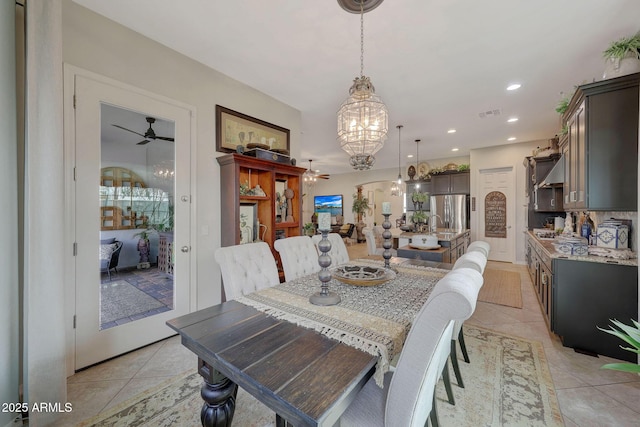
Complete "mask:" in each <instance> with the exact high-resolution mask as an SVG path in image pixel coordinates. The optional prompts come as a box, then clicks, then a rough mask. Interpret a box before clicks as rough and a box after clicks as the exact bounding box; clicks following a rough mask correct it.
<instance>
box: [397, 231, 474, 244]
mask: <svg viewBox="0 0 640 427" xmlns="http://www.w3.org/2000/svg"><path fill="white" fill-rule="evenodd" d="M468 231H469V230H468V229H467V230H462V231H447V229H446V228H437V229H436V235H437V236H438V241H439V242H443V241H444V242H450V241H452V240H455V239H457V238H458V237H460V236H462V235H463V234H464V233H466V232H468ZM417 234H432V233H415V232H413V231H404V232H403V233H402V234H400V235H399V236H398V237H405V238H407V239H410V238H411V237H413V236H415V235H417Z"/></svg>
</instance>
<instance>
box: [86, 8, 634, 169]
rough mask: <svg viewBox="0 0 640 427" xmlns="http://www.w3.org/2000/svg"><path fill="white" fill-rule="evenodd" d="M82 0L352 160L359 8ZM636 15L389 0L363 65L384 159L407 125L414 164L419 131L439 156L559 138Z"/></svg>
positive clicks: (340, 164) (371, 21)
mask: <svg viewBox="0 0 640 427" xmlns="http://www.w3.org/2000/svg"><path fill="white" fill-rule="evenodd" d="M75 1H76V2H77V3H79V4H81V5H83V6H85V7H87V8H89V9H91V10H93V11H95V12H97V13H100V14H102V15H104V16H106V17H108V18H110V19H112V20H114V21H116V22H119V23H120V24H122V25H124V26H126V27H129V28H131V29H133V30H135V31H137V32H139V33H141V34H143V35H145V36H147V37H149V38H151V39H153V40H156V41H158V42H159V43H162V44H164V45H166V46H168V47H170V48H172V49H174V50H176V51H178V52H181V53H183V54H184V55H186V56H189V57H191V58H193V59H195V60H197V61H199V62H202V63H204V64H206V65H208V66H210V67H211V68H214V69H216V70H218V71H220V72H223V73H225V74H227V75H229V76H231V77H233V78H235V79H237V80H239V81H241V82H243V83H245V84H247V85H249V86H252V87H254V88H256V89H258V90H260V91H262V92H264V93H266V94H268V95H271V96H273V97H274V98H276V99H278V100H280V101H283V102H285V103H287V104H289V105H291V106H293V107H295V108H297V109H299V110H300V111H301V112H302V131H303V135H302V137H301V140H302V146H301V154H302V156H301V157H302V158H301V159H298V161H299V164H301V165H303V166H304V165H307V164H308V163H307V162H306V160H307V159H309V158H311V159H313V160H314V162H313V165H314V168H318V169H320V170H321V171H322V172H323V173H342V172H349V171H351V169H350V167H349V166H348V156H347V155H346V154H345V153H344V152H343V151H341V150H340V149H339V145H338V143H337V142H336V118H335V114H336V111H337V110H338V108H339V106H340V104H341V103H342V101H344V99H346V97H347V96H348V90H349V87H350V86H351V83H352V80H353V79H354V77H356V76H358V75H359V73H360V17H359V15H357V14H350V13H347V12H345V11H344V10H343V9H342V8H341V7H340V6H339V5H338V3H337V1H336V0H324V1H310V0H307V1H292V0H268V1H266V0H242V1H233V0H226V1H222V0H181V1H175V0H135V1H131V0H110V1H104V0H75ZM639 18H640V1H638V0H563V1H557V0H537V1H527V0H493V1H474V0H466V1H463V0H458V1H453V0H448V1H445V0H386V1H384V2H383V3H382V4H381V5H380V6H379V7H378V8H376V9H375V10H373V11H371V12H369V13H367V14H365V16H364V34H365V54H364V74H365V75H366V76H369V77H370V78H371V80H372V82H373V83H374V85H375V87H376V93H377V94H378V95H380V96H381V97H382V99H383V100H384V102H385V103H386V104H387V107H388V110H389V119H390V123H389V137H388V140H387V143H386V144H385V146H384V148H383V149H382V150H381V151H380V152H378V154H377V155H376V159H377V161H376V164H375V166H374V168H376V169H382V168H390V167H397V165H398V131H397V129H396V125H398V124H402V125H404V128H403V130H402V144H401V149H402V162H403V163H404V162H405V161H406V155H407V154H409V153H415V151H416V150H415V149H416V144H415V142H414V140H415V139H418V138H419V139H421V140H422V143H421V144H420V158H421V159H423V158H424V159H438V158H446V157H456V156H464V155H468V154H469V150H470V149H473V148H479V147H487V146H494V145H502V144H507V143H508V142H507V138H508V137H511V136H514V137H516V138H517V139H516V140H515V141H514V142H516V143H517V142H524V141H533V140H540V139H548V138H551V137H553V136H554V134H556V133H558V131H559V116H558V115H557V113H556V112H555V111H554V108H555V106H556V104H557V103H558V101H559V100H560V99H561V92H564V93H565V94H566V93H570V92H572V91H573V88H574V86H575V85H579V84H582V83H587V82H592V81H594V80H599V79H600V78H601V76H602V72H603V70H604V60H603V59H602V51H603V50H604V49H606V48H607V46H608V45H609V43H610V42H611V41H613V40H617V39H619V38H621V37H625V36H630V35H632V34H634V33H636V32H637V31H638V30H639V29H640V19H639ZM513 82H519V83H521V84H522V88H521V89H519V90H518V91H515V92H507V91H506V90H505V88H506V87H507V85H509V84H510V83H513ZM496 109H499V110H500V111H501V113H500V114H499V115H497V116H494V117H489V118H484V119H481V118H480V117H479V113H481V112H484V111H489V110H496ZM512 116H516V117H518V118H519V121H518V122H516V123H513V124H509V123H507V119H508V118H510V117H512ZM143 128H144V126H143ZM449 128H455V129H457V132H456V133H455V134H447V130H448V129H449ZM143 131H144V129H143ZM133 136H134V137H135V135H133ZM453 147H458V148H459V149H460V151H458V152H457V153H453V152H451V149H452V148H453Z"/></svg>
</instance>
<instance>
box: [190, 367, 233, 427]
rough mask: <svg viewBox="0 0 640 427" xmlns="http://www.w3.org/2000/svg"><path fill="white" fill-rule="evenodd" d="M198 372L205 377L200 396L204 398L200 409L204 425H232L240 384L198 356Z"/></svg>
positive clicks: (219, 426)
mask: <svg viewBox="0 0 640 427" xmlns="http://www.w3.org/2000/svg"><path fill="white" fill-rule="evenodd" d="M198 373H199V374H200V375H201V376H202V378H203V379H204V384H203V385H202V388H201V389H200V396H202V399H203V400H204V405H202V410H201V411H200V421H201V422H202V425H203V427H231V421H233V414H234V412H235V410H236V395H237V394H238V385H237V384H236V383H234V382H233V381H231V380H230V379H229V378H227V377H225V376H224V375H222V374H221V373H220V372H218V371H217V370H215V369H214V368H212V367H211V366H209V365H208V364H207V363H206V362H205V361H204V360H202V359H200V358H198Z"/></svg>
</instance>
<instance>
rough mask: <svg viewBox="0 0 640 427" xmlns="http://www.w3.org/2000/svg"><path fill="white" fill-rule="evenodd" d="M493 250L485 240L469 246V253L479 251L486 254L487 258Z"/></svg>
mask: <svg viewBox="0 0 640 427" xmlns="http://www.w3.org/2000/svg"><path fill="white" fill-rule="evenodd" d="M490 250H491V245H490V244H489V243H487V242H485V241H483V240H476V241H474V242H471V243H470V244H469V247H467V252H473V251H479V252H481V253H483V254H484V256H485V257H487V258H489V251H490Z"/></svg>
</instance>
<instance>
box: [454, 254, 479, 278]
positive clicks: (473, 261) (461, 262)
mask: <svg viewBox="0 0 640 427" xmlns="http://www.w3.org/2000/svg"><path fill="white" fill-rule="evenodd" d="M486 266H487V257H486V256H484V255H483V254H482V252H480V251H473V252H467V253H466V254H464V255H462V256H461V257H460V258H458V259H457V260H456V262H455V264H453V269H454V270H455V269H457V268H473V269H475V270H477V271H478V272H479V273H480V274H483V273H484V268H485V267H486Z"/></svg>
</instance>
